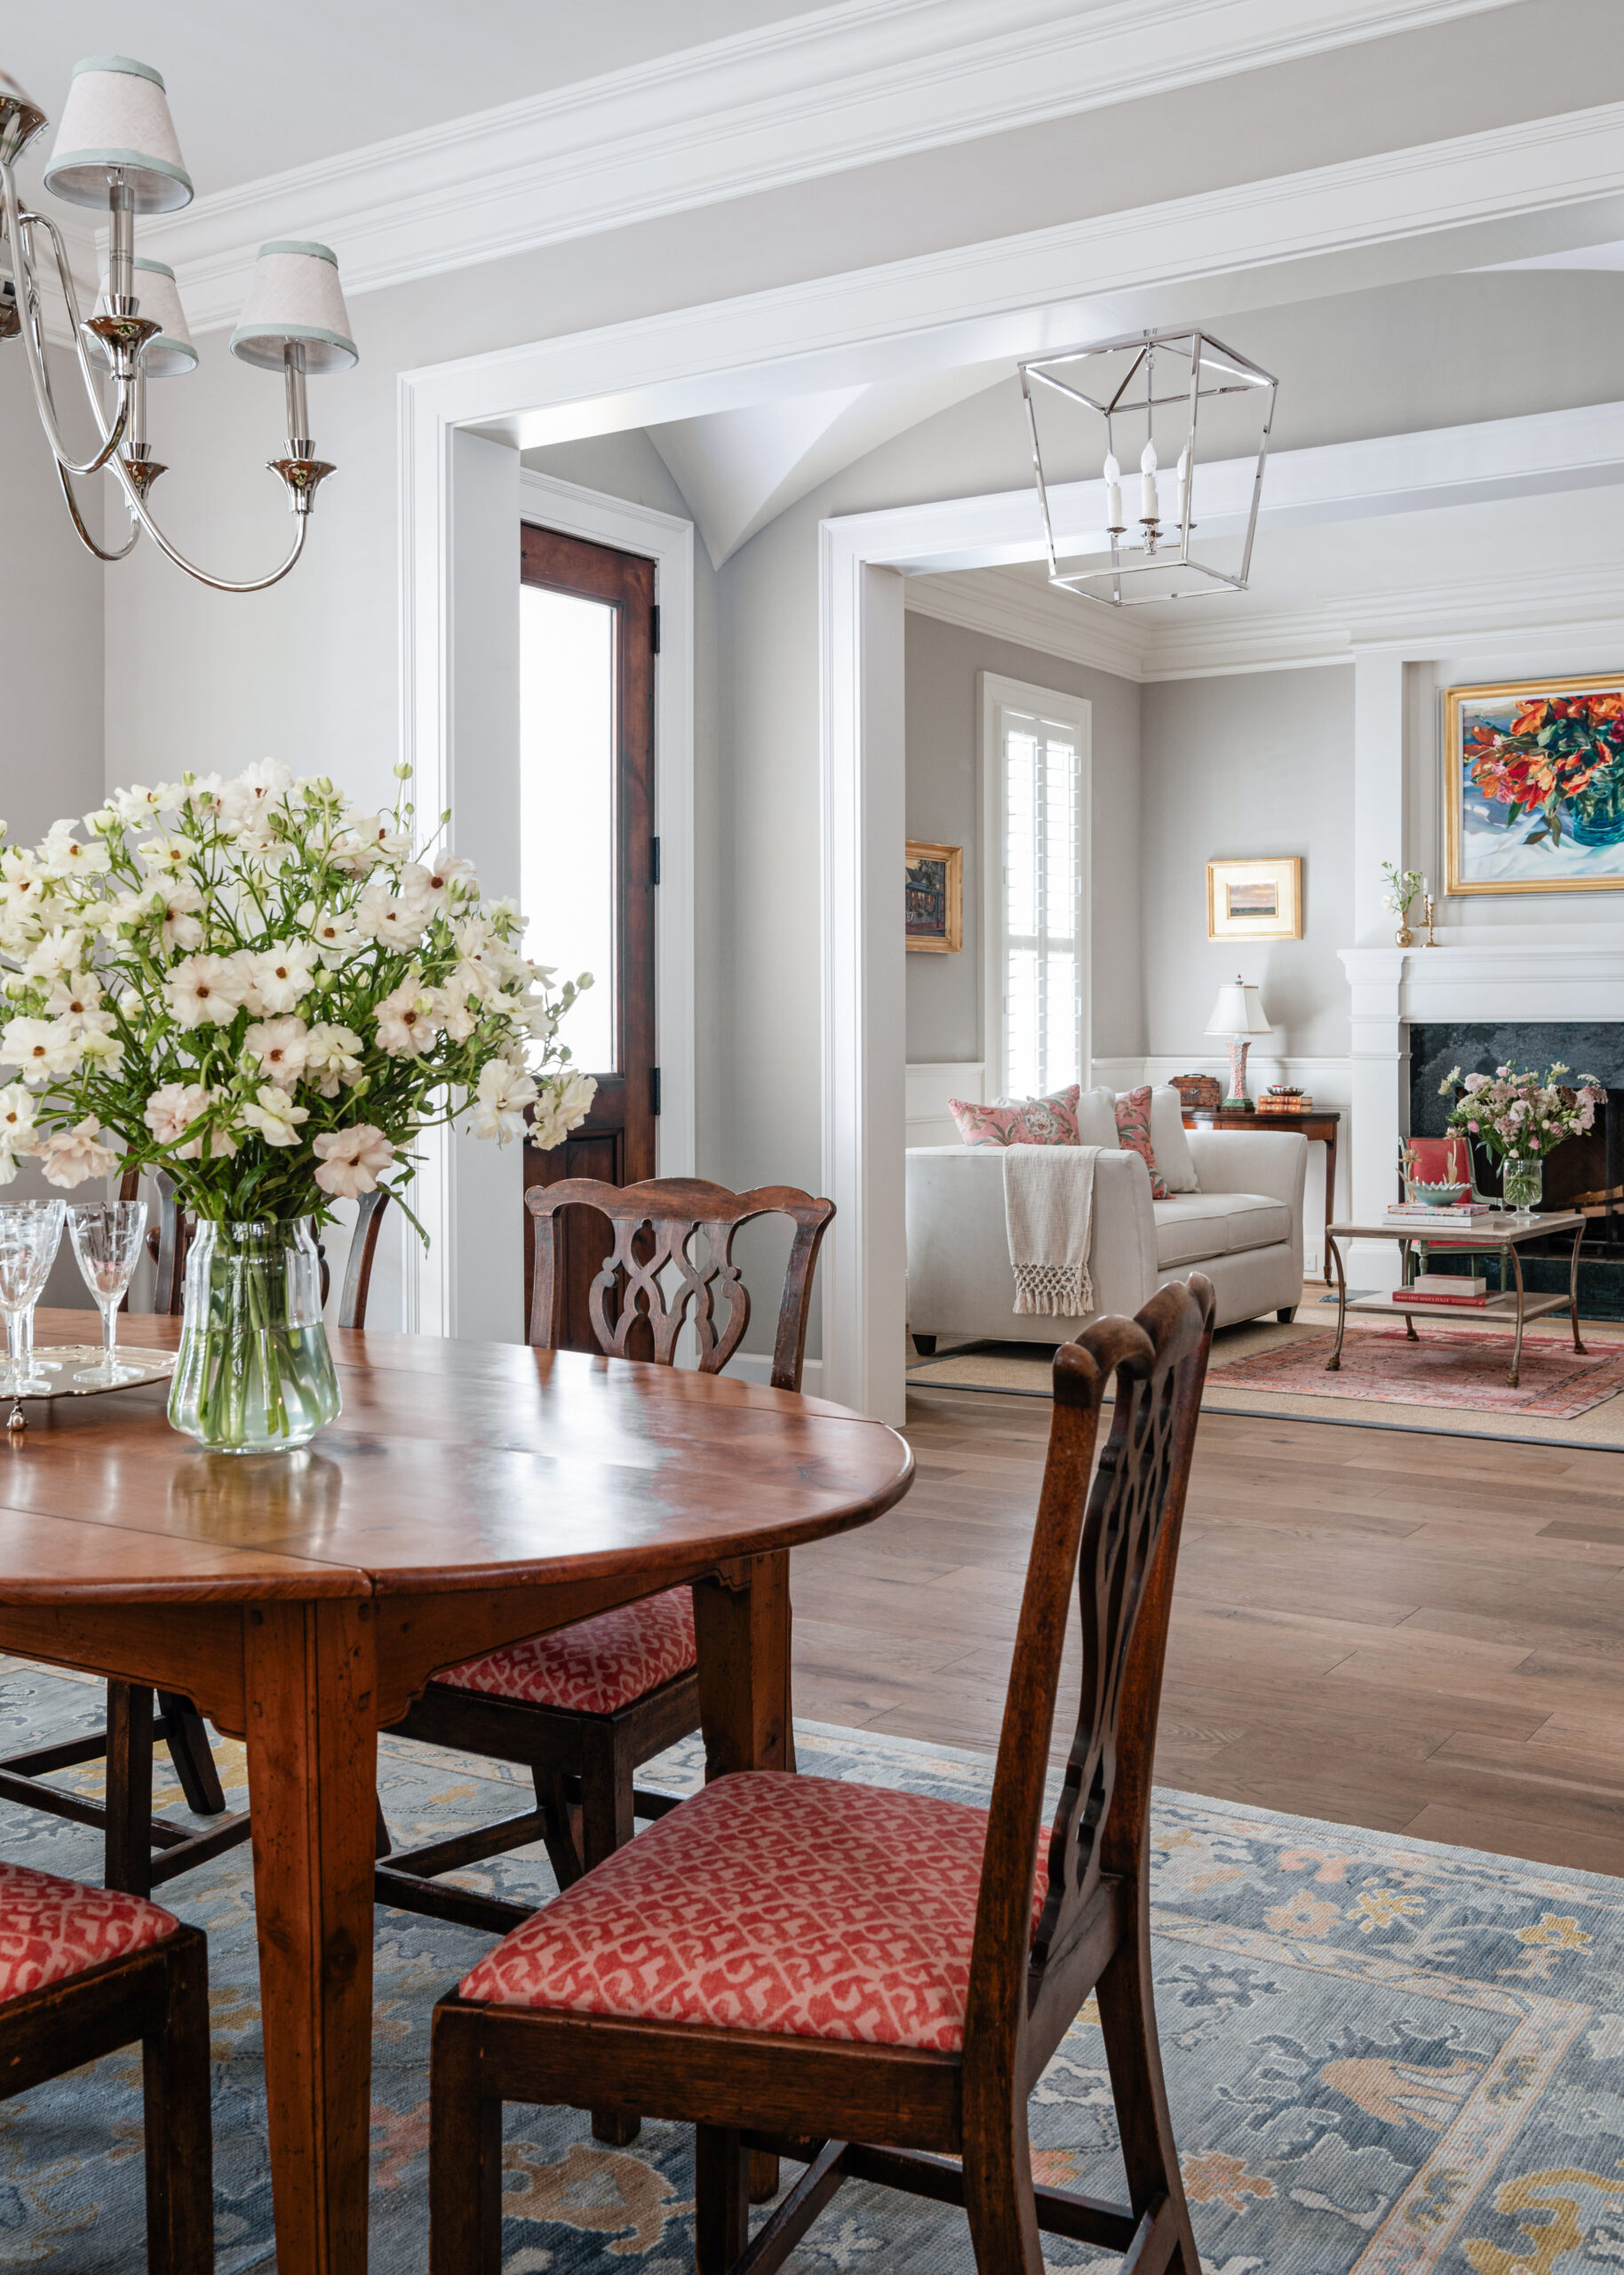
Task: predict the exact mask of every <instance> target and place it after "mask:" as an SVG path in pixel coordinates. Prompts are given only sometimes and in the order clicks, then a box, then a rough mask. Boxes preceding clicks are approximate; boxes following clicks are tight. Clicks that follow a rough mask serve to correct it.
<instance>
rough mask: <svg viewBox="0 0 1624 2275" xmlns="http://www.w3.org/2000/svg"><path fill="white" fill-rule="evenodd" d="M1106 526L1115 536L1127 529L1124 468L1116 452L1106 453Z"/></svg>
mask: <svg viewBox="0 0 1624 2275" xmlns="http://www.w3.org/2000/svg"><path fill="white" fill-rule="evenodd" d="M1103 470H1104V475H1105V525H1106V527H1107V528H1108V529H1109V530H1111V531H1112V533H1113V534H1115V533H1117V532H1118V531H1122V530H1124V529H1126V527H1127V524H1126V522H1125V521H1124V520H1123V518H1122V468H1121V467H1119V466H1118V464H1117V454H1116V452H1115V451H1106V453H1105V466H1104V469H1103Z"/></svg>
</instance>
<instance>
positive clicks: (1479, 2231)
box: [0, 1660, 1624, 2275]
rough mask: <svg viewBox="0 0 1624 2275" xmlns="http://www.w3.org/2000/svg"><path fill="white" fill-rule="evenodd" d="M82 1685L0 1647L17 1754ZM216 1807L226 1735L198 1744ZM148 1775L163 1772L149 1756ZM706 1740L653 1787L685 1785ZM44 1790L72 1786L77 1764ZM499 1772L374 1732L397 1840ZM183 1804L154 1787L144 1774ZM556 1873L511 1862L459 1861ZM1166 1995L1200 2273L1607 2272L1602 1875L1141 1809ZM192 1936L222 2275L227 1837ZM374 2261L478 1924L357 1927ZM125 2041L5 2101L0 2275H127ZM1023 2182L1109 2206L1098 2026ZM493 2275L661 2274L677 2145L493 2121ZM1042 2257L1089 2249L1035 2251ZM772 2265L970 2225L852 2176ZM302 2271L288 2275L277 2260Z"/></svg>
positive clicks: (819, 2262)
mask: <svg viewBox="0 0 1624 2275" xmlns="http://www.w3.org/2000/svg"><path fill="white" fill-rule="evenodd" d="M99 1718H100V1690H99V1688H97V1687H95V1686H93V1685H92V1684H90V1683H88V1682H85V1681H84V1680H79V1679H77V1678H74V1677H70V1676H64V1675H59V1674H52V1673H48V1672H43V1671H41V1670H39V1669H37V1668H33V1667H29V1666H27V1665H24V1664H20V1662H17V1661H15V1660H12V1661H4V1662H0V1736H3V1737H4V1739H5V1740H6V1741H9V1744H7V1746H6V1750H7V1751H10V1750H12V1748H13V1747H14V1746H15V1744H17V1742H18V1741H19V1740H20V1739H21V1738H23V1736H25V1734H26V1735H28V1736H35V1737H39V1738H44V1737H45V1736H57V1735H60V1734H65V1733H67V1732H68V1731H71V1730H75V1729H78V1728H84V1727H87V1726H89V1725H90V1724H92V1723H93V1722H94V1721H95V1720H98V1719H99ZM798 1742H799V1744H800V1755H801V1760H802V1762H803V1764H804V1765H805V1766H806V1767H808V1768H814V1769H816V1771H817V1772H818V1773H819V1774H821V1775H823V1776H840V1777H852V1778H860V1779H863V1780H865V1781H867V1782H870V1783H873V1784H889V1785H895V1786H899V1787H905V1788H908V1789H910V1790H913V1791H919V1792H929V1793H938V1794H943V1795H947V1796H949V1797H951V1798H952V1799H955V1800H967V1801H975V1802H981V1801H984V1800H985V1798H986V1795H987V1792H988V1787H989V1783H990V1778H991V1764H990V1763H989V1762H988V1760H986V1759H985V1758H984V1757H983V1756H981V1755H978V1754H969V1753H964V1752H958V1751H955V1750H953V1749H951V1748H944V1747H931V1746H927V1745H922V1744H914V1743H910V1742H909V1741H906V1740H904V1739H898V1738H889V1737H872V1736H866V1735H865V1734H864V1733H863V1732H862V1731H859V1730H846V1729H832V1728H824V1727H820V1726H817V1725H803V1726H801V1727H800V1730H799V1732H798ZM219 1757H220V1761H221V1769H222V1776H224V1777H225V1779H226V1781H227V1784H234V1785H235V1788H236V1792H235V1793H234V1795H233V1799H234V1801H240V1800H241V1799H242V1759H241V1752H240V1750H239V1749H237V1748H235V1747H232V1746H228V1745H221V1746H220V1747H219ZM164 1768H165V1769H166V1768H167V1762H166V1760H165V1761H164ZM698 1774H699V1765H698V1760H697V1749H696V1748H695V1747H693V1746H691V1745H689V1746H685V1747H681V1748H678V1749H676V1750H674V1752H673V1753H672V1754H670V1755H668V1756H666V1757H665V1760H663V1762H662V1763H661V1764H660V1765H659V1770H658V1772H657V1775H658V1776H659V1777H660V1779H661V1781H662V1782H664V1783H665V1784H667V1785H668V1786H670V1787H671V1788H672V1789H673V1790H686V1789H688V1788H690V1787H691V1786H692V1785H693V1784H694V1783H695V1782H696V1780H697V1776H698ZM65 1775H66V1776H68V1778H69V1779H70V1780H71V1782H73V1783H74V1784H76V1785H77V1786H79V1787H80V1788H81V1789H83V1790H91V1789H92V1788H93V1787H94V1786H95V1784H96V1782H97V1775H96V1772H95V1770H94V1769H93V1768H84V1769H82V1770H80V1771H76V1772H71V1773H65ZM513 1782H515V1781H514V1780H513V1778H511V1777H509V1776H506V1774H505V1773H504V1772H502V1771H501V1770H500V1769H498V1768H493V1767H492V1765H490V1764H487V1763H477V1762H474V1761H472V1760H467V1759H466V1758H462V1757H458V1756H451V1755H445V1754H440V1755H436V1754H434V1753H431V1752H427V1751H426V1750H425V1749H420V1748H418V1747H415V1746H410V1745H409V1744H405V1743H403V1742H397V1741H389V1740H386V1741H385V1760H384V1763H383V1784H384V1795H385V1805H386V1809H387V1811H388V1813H389V1816H390V1819H391V1823H392V1824H393V1826H394V1828H395V1830H396V1833H397V1837H398V1836H399V1835H400V1834H401V1833H406V1834H408V1835H410V1836H413V1837H418V1836H421V1837H427V1836H428V1835H429V1833H430V1832H431V1830H432V1831H434V1832H441V1833H444V1832H450V1831H451V1830H452V1829H454V1828H458V1827H460V1826H462V1825H465V1824H474V1823H475V1822H478V1821H479V1820H481V1819H482V1818H483V1817H486V1816H493V1815H498V1814H502V1813H504V1812H506V1811H507V1810H510V1809H511V1808H513V1801H514V1796H513V1792H512V1791H511V1786H512V1784H513ZM159 1792H160V1800H161V1803H162V1805H163V1807H164V1808H168V1809H172V1810H174V1811H175V1813H176V1815H177V1816H178V1817H179V1816H180V1815H181V1814H182V1813H181V1811H180V1809H179V1793H178V1791H177V1790H176V1789H175V1788H174V1787H173V1786H172V1785H170V1784H164V1783H163V1782H162V1780H161V1783H160V1789H159ZM0 1854H4V1855H6V1856H14V1857H17V1858H19V1859H20V1860H22V1861H24V1862H27V1863H30V1864H38V1865H41V1866H44V1867H47V1868H49V1869H51V1870H53V1871H77V1872H80V1873H81V1874H82V1875H84V1876H85V1877H87V1878H94V1877H96V1876H97V1875H96V1865H97V1847H96V1840H95V1836H94V1835H92V1834H89V1833H87V1832H84V1830H83V1829H82V1828H78V1827H75V1826H71V1825H66V1824H60V1823H58V1822H57V1821H55V1820H52V1819H50V1818H46V1817H43V1816H38V1815H36V1814H35V1813H33V1812H30V1811H28V1810H25V1809H22V1808H17V1807H15V1806H12V1805H4V1806H0ZM465 1877H466V1879H467V1880H469V1881H470V1882H471V1883H472V1884H474V1885H478V1886H483V1887H488V1888H489V1887H495V1888H498V1889H499V1890H500V1892H501V1893H503V1894H505V1895H511V1896H522V1895H523V1894H525V1893H526V1892H529V1893H531V1894H533V1895H534V1896H536V1897H537V1898H538V1899H539V1898H541V1897H542V1896H545V1894H546V1893H547V1892H548V1891H549V1889H550V1888H551V1885H552V1883H551V1880H550V1878H549V1875H548V1872H547V1868H546V1866H545V1862H541V1861H538V1860H537V1856H535V1855H533V1854H531V1853H529V1852H526V1853H525V1854H523V1855H521V1856H515V1857H510V1858H506V1859H502V1860H500V1861H498V1863H496V1864H494V1865H493V1866H492V1867H490V1869H482V1871H480V1872H475V1873H470V1874H467V1875H466V1876H465ZM1154 1894H1155V1926H1156V1944H1155V1967H1156V1988H1157V2005H1158V2013H1159V2016H1160V2020H1161V2032H1162V2044H1163V2049H1164V2055H1165V2059H1166V2069H1167V2077H1168V2085H1169V2090H1170V2094H1171V2098H1172V2104H1173V2117H1174V2129H1175V2131H1176V2134H1177V2137H1178V2141H1179V2145H1180V2149H1181V2152H1182V2164H1183V2172H1184V2182H1185V2186H1186V2188H1187V2190H1188V2191H1189V2194H1190V2205H1191V2212H1192V2216H1193V2219H1194V2222H1195V2229H1196V2235H1197V2238H1198V2242H1199V2245H1200V2249H1201V2255H1202V2259H1203V2263H1204V2265H1205V2267H1206V2269H1207V2270H1208V2271H1209V2275H1263V2271H1266V2275H1353V2271H1358V2275H1422V2271H1431V2270H1435V2269H1436V2270H1438V2271H1440V2275H1580V2271H1581V2270H1583V2271H1586V2275H1590V2271H1595V2275H1601V2271H1604V2270H1612V2271H1617V2270H1618V2269H1619V2268H1620V2264H1621V2263H1624V1881H1620V1880H1606V1879H1603V1878H1601V1877H1599V1876H1597V1875H1596V1874H1593V1873H1588V1872H1559V1871H1556V1870H1554V1869H1552V1868H1550V1867H1548V1866H1545V1865H1537V1864H1519V1863H1517V1862H1515V1861H1512V1860H1509V1859H1507V1858H1504V1857H1499V1856H1481V1855H1477V1854H1476V1853H1474V1852H1472V1851H1469V1850H1466V1849H1459V1848H1438V1847H1435V1846H1432V1845H1430V1844H1429V1843H1428V1842H1425V1841H1406V1840H1404V1839H1403V1838H1401V1837H1400V1838H1395V1837H1393V1836H1391V1835H1386V1834H1376V1833H1371V1832H1361V1831H1358V1830H1356V1829H1349V1828H1347V1827H1344V1826H1338V1825H1330V1824H1316V1823H1313V1822H1310V1821H1309V1820H1307V1819H1304V1818H1300V1817H1286V1816H1276V1815H1273V1814H1271V1813H1270V1812H1268V1811H1266V1810H1259V1809H1251V1808H1241V1807H1239V1806H1238V1805H1236V1804H1233V1803H1230V1802H1223V1801H1209V1800H1198V1799H1197V1798H1196V1797H1195V1796H1193V1795H1191V1794H1187V1793H1173V1792H1163V1793H1159V1794H1158V1798H1157V1808H1156V1855H1155V1886H1154ZM167 1900H168V1901H169V1903H170V1904H171V1908H172V1909H174V1910H176V1911H178V1912H180V1913H181V1914H182V1915H183V1916H184V1917H185V1918H186V1919H187V1920H192V1921H194V1922H195V1923H196V1925H198V1926H199V1927H201V1928H205V1929H206V1930H207V1931H208V1936H209V1966H210V1979H211V2010H212V2019H213V2056H214V2087H213V2101H214V2159H215V2187H216V2207H217V2240H218V2247H219V2271H220V2275H243V2271H245V2270H248V2269H267V2268H271V2267H273V2266H274V2265H275V2256H274V2251H273V2247H272V2241H271V2205H270V2175H269V2168H268V2164H267V2152H266V2142H265V2103H264V2082H263V2073H262V2068H261V2063H260V2040H259V2003H258V1984H257V1980H256V1968H255V1960H254V1933H253V1897H252V1885H251V1872H250V1869H249V1865H248V1862H247V1854H246V1851H245V1850H242V1849H239V1850H237V1851H235V1853H234V1854H233V1855H232V1856H229V1857H223V1858H221V1859H220V1860H219V1863H217V1864H214V1865H212V1866H210V1867H206V1868H204V1869H203V1870H202V1871H200V1872H196V1873H195V1874H192V1875H190V1876H188V1877H187V1878H186V1879H184V1880H181V1881H179V1883H178V1884H177V1885H176V1886H175V1888H173V1890H172V1891H171V1893H170V1894H169V1895H168V1897H167ZM377 1933H378V1941H377V1978H376V2008H375V2012H376V2035H375V2039H374V2044H373V2079H372V2083H373V2111H372V2199H371V2203H372V2245H371V2268H372V2271H373V2275H422V2271H423V2270H425V2269H426V2264H427V2249H428V2207H427V2188H426V2168H427V2155H426V2151H427V2139H428V2135H427V2119H428V2074H427V2063H428V2025H429V2016H430V2013H431V2010H432V2008H433V2006H434V2000H435V1998H436V1997H437V1996H438V1995H439V1993H440V1992H442V1990H443V1989H445V1988H446V1987H447V1986H448V1985H449V1984H451V1983H453V1982H454V1981H455V1980H456V1979H457V1977H458V1975H459V1974H460V1973H461V1972H462V1971H463V1970H465V1969H466V1968H467V1966H468V1965H469V1963H470V1962H471V1960H474V1958H475V1957H476V1956H477V1955H478V1953H479V1952H481V1951H482V1950H483V1949H484V1948H486V1946H487V1944H488V1941H489V1939H488V1938H487V1937H484V1936H477V1935H474V1934H471V1933H470V1932H468V1931H467V1930H465V1929H461V1928H452V1927H449V1926H445V1925H443V1924H442V1923H439V1922H436V1921H433V1920H421V1919H418V1918H415V1917H410V1916H408V1915H406V1914H403V1913H401V1912H392V1911H380V1912H378V1930H377ZM139 2066H140V2065H139V2054H134V2055H131V2054H121V2055H115V2056H113V2057H111V2058H110V2059H109V2060H107V2061H105V2062H102V2063H98V2064H96V2065H95V2066H94V2067H93V2068H91V2069H88V2070H84V2071H78V2072H76V2074H74V2075H73V2076H71V2077H68V2078H65V2079H61V2080H60V2081H58V2082H56V2083H54V2084H52V2085H49V2086H46V2087H42V2088H41V2089H40V2090H38V2091H37V2092H35V2093H31V2094H28V2095H24V2096H21V2097H20V2098H19V2099H17V2100H14V2101H11V2102H7V2103H0V2267H29V2268H34V2267H42V2268H45V2269H60V2270H61V2271H63V2275H70V2271H71V2275H115V2271H117V2275H134V2271H136V2270H138V2269H139V2266H140V2264H141V2243H140V2237H141V2234H142V2226H141V2211H140V2203H141V2159H140V2154H139V2143H140V2122H141V2119H140V2097H139ZM1032 2138H1033V2144H1034V2163H1035V2166H1036V2167H1037V2169H1038V2172H1039V2175H1040V2177H1042V2178H1043V2179H1045V2180H1047V2181H1049V2182H1052V2183H1055V2184H1057V2185H1060V2186H1064V2187H1076V2188H1080V2189H1082V2190H1084V2191H1087V2192H1088V2193H1090V2194H1094V2195H1104V2196H1111V2195H1119V2193H1120V2190H1121V2184H1122V2183H1121V2176H1120V2169H1119V2165H1118V2154H1117V2130H1116V2120H1115V2118H1114V2115H1113V2112H1112V2106H1111V2089H1110V2083H1109V2080H1108V2079H1107V2076H1106V2073H1105V2067H1104V2061H1103V2049H1102V2046H1101V2041H1100V2037H1099V2032H1098V2030H1097V2028H1096V2027H1095V2023H1094V2021H1093V2019H1092V2016H1091V2013H1090V2010H1089V2009H1085V2011H1084V2014H1083V2016H1082V2017H1081V2018H1080V2019H1079V2024H1078V2025H1077V2027H1076V2029H1075V2030H1074V2031H1073V2032H1071V2036H1070V2037H1069V2038H1068V2039H1067V2040H1066V2041H1065V2042H1064V2044H1063V2046H1062V2048H1061V2049H1060V2051H1059V2053H1058V2054H1057V2055H1056V2056H1055V2061H1054V2062H1053V2063H1052V2064H1051V2066H1050V2068H1049V2071H1048V2072H1047V2076H1046V2077H1045V2078H1044V2079H1043V2080H1042V2082H1041V2083H1040V2085H1039V2088H1038V2091H1037V2093H1036V2094H1035V2095H1034V2096H1033V2101H1032ZM505 2163H506V2193H505V2210H506V2220H505V2226H504V2237H503V2271H504V2275H688V2271H689V2269H690V2268H691V2267H692V2265H693V2218H692V2212H693V2205H692V2171H691V2136H690V2135H689V2133H688V2132H687V2130H686V2128H684V2127H680V2126H676V2125H670V2124H664V2123H653V2122H645V2124H644V2126H643V2128H642V2133H641V2136H640V2138H639V2139H638V2141H637V2142H636V2143H635V2144H634V2145H633V2147H631V2148H629V2149H625V2150H618V2149H608V2148H603V2147H601V2146H600V2145H598V2144H597V2143H594V2142H593V2140H592V2138H591V2135H590V2131H589V2128H588V2125H587V2120H586V2119H585V2116H584V2115H582V2114H580V2113H579V2112H577V2111H571V2110H530V2109H516V2110H510V2111H509V2112H508V2119H507V2140H506V2158H505ZM1045 2248H1046V2251H1047V2264H1048V2265H1049V2266H1050V2267H1051V2268H1055V2269H1062V2268H1071V2267H1079V2266H1084V2265H1088V2264H1092V2263H1095V2261H1096V2260H1098V2261H1099V2262H1100V2263H1101V2264H1102V2265H1105V2264H1109V2262H1106V2261H1104V2260H1103V2259H1102V2258H1101V2255H1099V2254H1097V2253H1094V2252H1091V2251H1089V2250H1088V2249H1087V2248H1086V2247H1083V2246H1080V2245H1073V2244H1070V2243H1067V2242H1064V2241H1062V2240H1061V2239H1057V2238H1053V2237H1051V2238H1047V2239H1045ZM792 2266H793V2268H794V2269H795V2270H796V2271H798V2275H971V2270H972V2267H973V2262H972V2258H971V2254H970V2248H969V2243H968V2239H967V2231H966V2229H965V2225H964V2221H963V2218H962V2215H959V2214H958V2213H957V2212H955V2211H953V2210H951V2208H948V2207H938V2206H931V2205H927V2204H925V2203H922V2202H920V2201H918V2200H916V2199H905V2198H901V2197H896V2196H892V2195H888V2194H886V2193H885V2192H883V2191H879V2190H876V2189H872V2188H869V2187H865V2186H861V2185H858V2184H855V2183H853V2184H849V2185H848V2187H846V2188H845V2189H843V2190H842V2191H840V2194H839V2195H838V2196H837V2197H836V2198H835V2199H834V2201H833V2202H832V2205H831V2206H830V2207H828V2209H827V2210H826V2211H825V2212H824V2215H823V2217H822V2218H821V2220H820V2221H819V2222H818V2223H817V2225H816V2227H815V2228H814V2230H813V2231H812V2232H811V2234H810V2235H809V2236H808V2238H807V2239H806V2240H805V2241H804V2242H803V2243H802V2245H801V2246H800V2250H799V2252H798V2253H797V2255H796V2256H795V2258H794V2260H793V2261H792ZM283 2275H293V2271H291V2270H289V2271H283Z"/></svg>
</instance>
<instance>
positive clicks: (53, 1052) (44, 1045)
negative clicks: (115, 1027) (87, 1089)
mask: <svg viewBox="0 0 1624 2275" xmlns="http://www.w3.org/2000/svg"><path fill="white" fill-rule="evenodd" d="M81 1055H82V1054H81V1050H80V1038H79V1037H78V1036H77V1035H76V1034H71V1033H70V1032H69V1030H68V1028H67V1027H65V1026H62V1024H61V1022H60V1020H57V1019H8V1020H7V1022H6V1024H5V1026H4V1030H3V1031H0V1059H4V1061H5V1063H6V1065H7V1066H15V1067H17V1068H18V1069H19V1071H20V1074H21V1075H22V1079H23V1081H24V1082H51V1081H52V1079H53V1078H54V1077H55V1076H56V1075H58V1074H72V1072H73V1070H74V1068H75V1067H76V1066H77V1065H78V1064H79V1059H80V1057H81Z"/></svg>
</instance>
